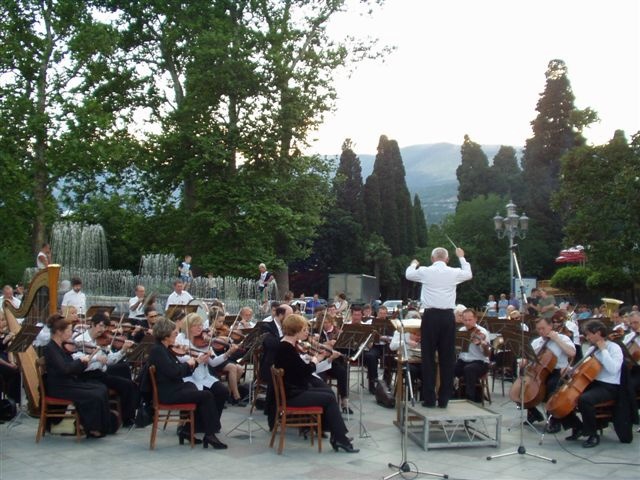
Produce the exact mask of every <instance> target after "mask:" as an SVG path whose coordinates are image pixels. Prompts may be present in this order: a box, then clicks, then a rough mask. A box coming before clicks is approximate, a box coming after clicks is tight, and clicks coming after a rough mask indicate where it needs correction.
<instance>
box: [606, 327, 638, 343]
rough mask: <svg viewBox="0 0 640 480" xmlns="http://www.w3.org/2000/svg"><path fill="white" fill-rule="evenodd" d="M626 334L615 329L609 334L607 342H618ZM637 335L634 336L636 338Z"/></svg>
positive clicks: (621, 330) (620, 329)
mask: <svg viewBox="0 0 640 480" xmlns="http://www.w3.org/2000/svg"><path fill="white" fill-rule="evenodd" d="M626 334H627V332H625V331H624V330H623V329H622V328H617V329H615V330H614V331H613V332H611V333H610V334H609V335H608V338H609V340H612V341H614V342H615V341H616V340H620V339H621V338H622V337H624V336H625V335H626ZM637 335H638V334H637V333H636V336H637ZM634 338H635V337H634Z"/></svg>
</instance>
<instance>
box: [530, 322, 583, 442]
mask: <svg viewBox="0 0 640 480" xmlns="http://www.w3.org/2000/svg"><path fill="white" fill-rule="evenodd" d="M536 331H537V332H538V335H540V336H539V337H537V338H535V339H533V341H532V342H531V347H532V348H533V350H534V351H535V352H536V355H537V354H538V353H539V352H540V350H541V349H542V346H543V345H545V344H546V348H548V349H549V350H550V351H551V353H553V354H554V355H555V357H556V359H557V361H556V365H555V368H554V370H553V371H552V372H551V373H549V376H548V377H547V379H546V382H545V385H546V397H549V396H550V395H551V394H552V393H553V392H554V391H555V389H556V387H557V386H558V382H559V381H560V377H561V374H562V373H563V372H564V370H565V369H566V368H567V367H568V366H569V359H570V358H571V357H573V356H574V355H575V354H576V349H575V347H574V345H573V341H572V340H571V339H570V338H569V337H567V336H566V335H564V334H562V333H558V332H556V331H555V330H554V329H553V325H552V323H551V321H550V320H549V319H547V318H544V317H540V318H538V319H536ZM544 400H547V398H545V399H544ZM542 420H544V417H543V416H542V414H541V413H540V411H539V410H538V409H537V408H536V407H533V408H529V409H528V410H527V421H528V422H529V423H534V422H539V421H542ZM547 431H548V432H549V433H557V432H559V431H560V423H559V422H558V421H557V420H556V419H555V418H554V417H551V418H549V424H548V425H547Z"/></svg>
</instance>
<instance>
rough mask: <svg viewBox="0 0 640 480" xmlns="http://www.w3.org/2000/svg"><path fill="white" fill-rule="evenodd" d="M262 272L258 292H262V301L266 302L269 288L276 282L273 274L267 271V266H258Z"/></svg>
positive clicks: (262, 264)
mask: <svg viewBox="0 0 640 480" xmlns="http://www.w3.org/2000/svg"><path fill="white" fill-rule="evenodd" d="M258 270H259V271H260V278H258V290H259V291H260V300H262V301H264V300H266V299H267V296H268V290H269V289H268V286H269V284H270V283H271V282H272V281H273V280H274V278H273V274H272V273H271V272H270V271H268V270H267V266H266V265H265V264H264V263H261V264H260V265H258Z"/></svg>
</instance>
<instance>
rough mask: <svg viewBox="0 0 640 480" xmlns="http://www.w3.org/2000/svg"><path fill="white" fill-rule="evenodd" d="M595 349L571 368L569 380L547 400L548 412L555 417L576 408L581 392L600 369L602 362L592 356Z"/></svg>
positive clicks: (559, 416) (596, 348)
mask: <svg viewBox="0 0 640 480" xmlns="http://www.w3.org/2000/svg"><path fill="white" fill-rule="evenodd" d="M597 351H598V347H597V346H593V347H592V348H591V350H590V351H589V353H588V354H587V355H585V356H584V358H583V359H582V360H580V361H579V362H578V363H576V364H575V366H574V367H573V368H572V369H571V371H570V372H569V375H568V376H569V377H570V378H569V380H568V381H567V382H566V383H565V384H564V385H562V387H560V388H559V389H558V390H556V392H555V393H554V394H553V395H552V396H551V398H549V400H548V401H547V405H546V410H547V412H548V413H551V414H552V415H553V416H554V417H556V418H564V417H566V416H567V415H569V414H570V413H571V412H572V411H573V410H574V409H575V408H576V405H577V404H578V398H579V397H580V395H582V392H584V390H585V389H586V388H587V387H588V386H589V385H590V384H591V382H593V380H595V378H596V377H597V376H598V374H599V373H600V371H601V370H602V364H601V363H600V362H599V361H598V359H597V358H596V357H595V356H594V355H595V353H596V352H597Z"/></svg>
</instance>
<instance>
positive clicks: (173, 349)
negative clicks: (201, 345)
mask: <svg viewBox="0 0 640 480" xmlns="http://www.w3.org/2000/svg"><path fill="white" fill-rule="evenodd" d="M169 352H170V353H172V354H173V355H174V356H176V357H183V356H185V355H189V356H190V357H191V358H198V357H199V356H200V355H203V354H204V352H198V351H197V350H193V349H191V348H188V347H187V346H186V345H169Z"/></svg>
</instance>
